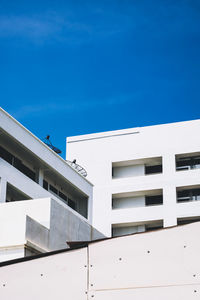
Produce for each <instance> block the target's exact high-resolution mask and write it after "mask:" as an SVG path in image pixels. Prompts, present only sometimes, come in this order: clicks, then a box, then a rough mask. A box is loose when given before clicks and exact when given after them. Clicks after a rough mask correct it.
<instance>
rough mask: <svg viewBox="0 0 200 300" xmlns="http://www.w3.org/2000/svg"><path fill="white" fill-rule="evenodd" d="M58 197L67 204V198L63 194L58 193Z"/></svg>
mask: <svg viewBox="0 0 200 300" xmlns="http://www.w3.org/2000/svg"><path fill="white" fill-rule="evenodd" d="M59 197H60V198H62V199H63V200H65V201H66V202H67V196H66V195H65V194H63V193H62V192H59Z"/></svg>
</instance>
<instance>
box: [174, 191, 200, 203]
mask: <svg viewBox="0 0 200 300" xmlns="http://www.w3.org/2000/svg"><path fill="white" fill-rule="evenodd" d="M198 200H200V188H196V189H182V190H178V191H177V202H188V201H198Z"/></svg>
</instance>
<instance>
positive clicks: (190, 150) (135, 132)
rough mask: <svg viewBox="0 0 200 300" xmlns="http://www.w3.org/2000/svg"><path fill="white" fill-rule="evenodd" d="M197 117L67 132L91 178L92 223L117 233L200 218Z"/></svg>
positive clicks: (71, 154)
mask: <svg viewBox="0 0 200 300" xmlns="http://www.w3.org/2000/svg"><path fill="white" fill-rule="evenodd" d="M199 132H200V120H194V121H187V122H179V123H172V124H164V125H156V126H148V127H140V128H131V129H125V130H118V131H111V132H103V133H96V134H89V135H82V136H75V137H69V138H67V159H69V160H73V159H76V160H77V161H78V163H80V164H81V165H83V166H84V167H85V168H86V169H87V172H88V179H89V180H91V182H92V183H93V184H94V191H93V207H92V215H93V226H94V227H96V228H97V229H98V230H99V231H101V232H102V233H103V234H105V235H106V236H108V237H110V236H118V235H123V234H128V233H134V232H143V231H148V230H154V229H158V228H162V227H170V226H175V225H177V224H185V223H190V222H193V221H197V220H200V201H199V200H200V138H198V136H199Z"/></svg>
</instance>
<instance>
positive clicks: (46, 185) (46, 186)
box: [43, 180, 49, 191]
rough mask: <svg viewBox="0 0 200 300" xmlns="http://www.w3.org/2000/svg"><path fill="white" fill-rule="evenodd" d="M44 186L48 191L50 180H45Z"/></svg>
mask: <svg viewBox="0 0 200 300" xmlns="http://www.w3.org/2000/svg"><path fill="white" fill-rule="evenodd" d="M43 188H44V189H45V190H47V191H48V189H49V184H48V182H47V181H46V180H43Z"/></svg>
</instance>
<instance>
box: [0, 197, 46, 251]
mask: <svg viewBox="0 0 200 300" xmlns="http://www.w3.org/2000/svg"><path fill="white" fill-rule="evenodd" d="M50 205H51V198H44V199H33V200H26V201H17V202H9V203H2V204H1V205H0V247H7V246H15V245H23V244H25V243H26V240H25V231H26V216H27V215H28V216H29V217H31V218H33V219H34V220H35V221H37V222H39V223H40V224H41V225H43V226H45V227H47V228H49V226H50Z"/></svg>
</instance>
